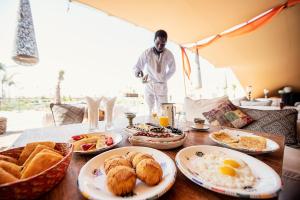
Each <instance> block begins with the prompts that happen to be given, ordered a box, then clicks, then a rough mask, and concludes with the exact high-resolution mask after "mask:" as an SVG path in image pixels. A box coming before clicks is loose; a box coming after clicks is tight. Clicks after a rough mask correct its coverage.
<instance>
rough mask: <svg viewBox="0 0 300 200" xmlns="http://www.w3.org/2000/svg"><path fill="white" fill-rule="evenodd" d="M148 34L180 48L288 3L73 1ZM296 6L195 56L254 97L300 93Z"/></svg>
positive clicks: (299, 18) (299, 12) (240, 0)
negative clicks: (161, 34) (160, 34)
mask: <svg viewBox="0 0 300 200" xmlns="http://www.w3.org/2000/svg"><path fill="white" fill-rule="evenodd" d="M73 1H77V2H81V3H83V4H86V5H89V6H92V7H94V8H96V9H98V10H102V11H104V12H106V13H108V14H110V15H114V16H116V17H118V18H121V19H124V20H127V21H129V22H131V23H133V24H136V25H138V26H141V27H144V28H146V29H148V30H151V31H156V30H158V29H165V30H166V31H167V32H168V34H169V38H170V39H171V40H173V41H175V42H177V43H179V44H186V43H194V42H197V41H199V40H203V39H206V38H207V37H210V36H213V35H216V34H218V33H221V32H223V31H225V30H227V29H229V28H232V27H233V26H235V25H238V24H241V23H243V22H246V21H247V20H250V19H252V18H253V17H256V16H257V15H259V14H262V13H263V12H265V11H267V10H269V9H271V8H273V7H274V6H277V5H281V4H283V3H285V2H286V1H287V0H226V1H225V0H209V1H208V0H163V1H162V0H73ZM299 24H300V5H299V4H298V5H296V6H293V7H291V8H288V9H285V10H284V11H283V12H282V13H280V14H279V15H278V16H276V17H274V19H272V20H271V21H270V22H269V23H267V24H266V25H264V26H262V27H261V28H258V29H257V30H255V31H253V32H251V33H248V34H245V35H242V36H237V37H232V38H221V39H220V40H218V41H217V42H215V43H213V44H211V45H209V46H207V47H204V48H202V49H201V50H200V51H199V53H200V55H201V56H203V57H204V58H206V59H208V60H209V61H210V62H211V63H213V64H214V65H215V66H217V67H230V68H231V69H232V70H233V72H234V73H235V75H236V76H237V77H238V79H239V80H240V82H241V84H242V85H243V86H247V85H252V86H253V88H254V92H253V95H254V96H261V95H262V91H263V89H264V88H268V89H269V90H270V91H271V92H273V94H277V92H276V90H278V89H279V88H282V87H284V86H286V85H290V86H293V87H294V89H296V90H297V89H298V90H300V81H299V77H300V70H299V66H300V56H299V52H300V46H299V44H300V37H299V35H300V26H299Z"/></svg>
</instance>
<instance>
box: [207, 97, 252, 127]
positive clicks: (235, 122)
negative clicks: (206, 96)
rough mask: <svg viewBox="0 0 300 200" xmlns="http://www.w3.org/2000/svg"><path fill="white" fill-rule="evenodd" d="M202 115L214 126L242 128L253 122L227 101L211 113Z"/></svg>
mask: <svg viewBox="0 0 300 200" xmlns="http://www.w3.org/2000/svg"><path fill="white" fill-rule="evenodd" d="M203 115H204V117H205V118H206V119H208V121H209V123H210V124H212V125H214V126H226V127H233V128H242V127H243V126H246V125H247V124H250V123H251V122H252V121H253V119H252V118H251V117H250V116H248V115H247V114H245V113H243V112H242V111H241V110H240V109H238V108H237V107H236V106H235V105H233V104H232V103H231V102H230V101H229V100H227V101H225V102H223V103H220V104H219V105H218V106H217V107H216V108H214V109H212V110H211V111H208V112H204V113H203Z"/></svg>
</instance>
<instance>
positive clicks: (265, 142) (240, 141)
mask: <svg viewBox="0 0 300 200" xmlns="http://www.w3.org/2000/svg"><path fill="white" fill-rule="evenodd" d="M209 138H210V139H211V140H213V141H214V142H216V143H217V144H219V145H221V146H224V147H228V148H231V149H234V150H237V151H241V152H243V153H247V154H251V155H258V154H264V153H271V152H275V151H277V150H278V149H279V145H278V144H277V143H276V142H275V141H273V140H271V139H268V138H265V137H262V136H258V135H254V134H252V133H249V132H245V131H240V130H230V129H223V130H220V131H217V132H213V133H210V134H209Z"/></svg>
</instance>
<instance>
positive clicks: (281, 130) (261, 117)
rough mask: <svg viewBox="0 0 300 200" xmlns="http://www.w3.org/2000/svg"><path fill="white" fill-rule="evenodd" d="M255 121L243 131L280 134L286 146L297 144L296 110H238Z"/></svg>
mask: <svg viewBox="0 0 300 200" xmlns="http://www.w3.org/2000/svg"><path fill="white" fill-rule="evenodd" d="M240 109H241V110H242V111H243V112H245V113H247V114H248V115H249V116H251V117H252V118H253V119H254V120H255V121H254V122H253V123H251V124H249V125H248V126H245V127H244V129H247V130H253V131H261V132H267V133H274V134H281V135H284V136H285V142H286V144H296V143H297V131H296V130H297V129H296V123H297V115H298V111H297V110H296V109H283V110H256V109H249V108H240Z"/></svg>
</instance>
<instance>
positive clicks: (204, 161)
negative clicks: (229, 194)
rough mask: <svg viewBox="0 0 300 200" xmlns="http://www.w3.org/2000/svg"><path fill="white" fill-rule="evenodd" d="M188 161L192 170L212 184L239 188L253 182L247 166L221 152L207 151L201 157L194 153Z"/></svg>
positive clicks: (249, 185) (250, 184)
mask: <svg viewBox="0 0 300 200" xmlns="http://www.w3.org/2000/svg"><path fill="white" fill-rule="evenodd" d="M190 161H191V166H192V167H193V171H194V172H196V174H197V175H198V176H199V177H200V178H201V179H203V180H205V181H206V182H210V183H211V184H213V185H217V186H220V187H226V188H233V189H241V188H244V187H252V186H253V185H254V184H255V176H254V175H253V173H252V171H251V169H250V168H249V166H248V165H247V164H246V163H245V162H244V161H242V160H240V159H237V158H233V157H230V156H228V155H226V154H225V153H223V152H212V153H207V154H204V155H203V156H202V157H199V156H197V155H195V156H193V157H191V159H190Z"/></svg>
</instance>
